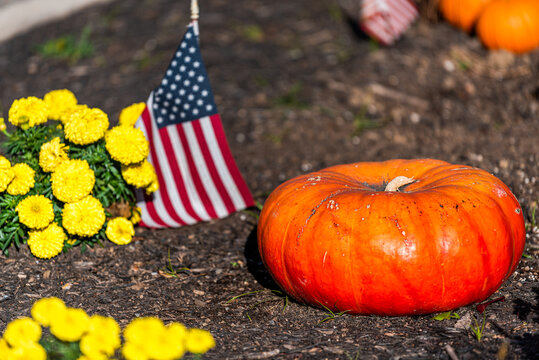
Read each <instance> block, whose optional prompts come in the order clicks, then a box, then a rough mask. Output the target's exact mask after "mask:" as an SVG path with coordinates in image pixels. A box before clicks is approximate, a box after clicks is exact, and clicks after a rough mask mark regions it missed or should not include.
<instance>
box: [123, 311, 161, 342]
mask: <svg viewBox="0 0 539 360" xmlns="http://www.w3.org/2000/svg"><path fill="white" fill-rule="evenodd" d="M164 330H165V325H164V324H163V322H162V321H161V320H160V319H159V318H156V317H151V316H149V317H142V318H136V319H133V320H131V322H130V323H129V324H128V325H127V326H126V327H125V330H124V339H125V341H126V342H130V343H132V344H136V345H137V346H138V345H142V344H144V343H145V342H146V341H147V340H148V337H149V336H153V335H155V334H162V333H163V331H164Z"/></svg>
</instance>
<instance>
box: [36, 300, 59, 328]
mask: <svg viewBox="0 0 539 360" xmlns="http://www.w3.org/2000/svg"><path fill="white" fill-rule="evenodd" d="M65 310H66V305H65V303H64V302H63V300H62V299H59V298H57V297H49V298H41V299H39V300H38V301H36V302H35V303H34V305H32V310H31V313H32V317H33V318H34V320H35V321H37V322H38V323H40V324H41V325H43V326H49V325H50V323H51V319H54V318H55V317H57V316H60V314H61V313H63V312H64V311H65Z"/></svg>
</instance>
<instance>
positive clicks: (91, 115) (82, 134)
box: [64, 108, 109, 145]
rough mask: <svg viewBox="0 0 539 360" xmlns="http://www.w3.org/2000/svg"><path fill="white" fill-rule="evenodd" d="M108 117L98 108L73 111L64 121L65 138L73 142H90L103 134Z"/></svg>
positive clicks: (107, 125)
mask: <svg viewBox="0 0 539 360" xmlns="http://www.w3.org/2000/svg"><path fill="white" fill-rule="evenodd" d="M108 127H109V117H108V116H107V114H105V113H104V112H103V111H102V110H100V109H96V108H93V109H90V108H82V109H79V110H78V111H75V112H74V113H72V114H71V116H70V117H69V120H68V121H67V122H66V123H65V127H64V132H65V135H66V139H67V140H69V141H71V142H72V143H74V144H78V145H88V144H92V143H94V142H96V141H98V140H99V139H101V138H102V137H103V136H104V135H105V131H106V130H107V129H108Z"/></svg>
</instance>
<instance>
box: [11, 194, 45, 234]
mask: <svg viewBox="0 0 539 360" xmlns="http://www.w3.org/2000/svg"><path fill="white" fill-rule="evenodd" d="M15 210H17V213H18V214H19V221H20V222H21V223H23V224H24V225H26V226H28V227H29V228H31V229H43V228H44V227H46V226H48V225H49V224H50V223H51V221H52V220H53V219H54V210H53V208H52V201H51V200H50V199H47V198H46V197H45V196H43V195H31V196H28V197H26V198H24V199H23V200H21V201H20V202H19V204H18V205H17V207H16V208H15Z"/></svg>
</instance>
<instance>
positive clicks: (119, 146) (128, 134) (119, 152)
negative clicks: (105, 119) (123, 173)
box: [105, 125, 150, 165]
mask: <svg viewBox="0 0 539 360" xmlns="http://www.w3.org/2000/svg"><path fill="white" fill-rule="evenodd" d="M105 146H106V148H107V150H108V152H109V154H110V156H111V157H112V158H113V159H114V160H116V161H118V162H120V163H122V164H123V165H131V164H136V163H139V162H141V161H144V160H145V159H146V158H147V157H148V154H149V152H150V148H149V145H148V140H146V137H145V136H144V133H143V132H142V130H140V129H136V128H134V127H131V126H125V125H120V126H115V127H113V128H112V129H110V130H109V131H107V133H106V135H105Z"/></svg>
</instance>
